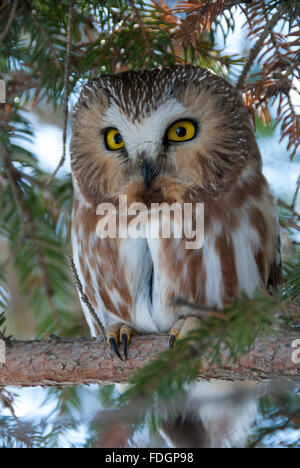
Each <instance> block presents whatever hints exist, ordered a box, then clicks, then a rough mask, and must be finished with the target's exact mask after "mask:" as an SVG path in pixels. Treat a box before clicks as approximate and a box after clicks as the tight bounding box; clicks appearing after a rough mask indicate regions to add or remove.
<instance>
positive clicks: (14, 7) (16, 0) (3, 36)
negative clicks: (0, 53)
mask: <svg viewBox="0 0 300 468" xmlns="http://www.w3.org/2000/svg"><path fill="white" fill-rule="evenodd" d="M18 3H19V0H14V2H13V4H12V7H11V10H10V15H9V18H8V21H7V24H6V27H5V29H4V31H3V32H2V34H1V36H0V44H1V43H2V42H3V41H4V39H6V36H7V34H8V33H9V30H10V27H11V25H12V22H13V20H14V17H15V14H16V11H17V8H18Z"/></svg>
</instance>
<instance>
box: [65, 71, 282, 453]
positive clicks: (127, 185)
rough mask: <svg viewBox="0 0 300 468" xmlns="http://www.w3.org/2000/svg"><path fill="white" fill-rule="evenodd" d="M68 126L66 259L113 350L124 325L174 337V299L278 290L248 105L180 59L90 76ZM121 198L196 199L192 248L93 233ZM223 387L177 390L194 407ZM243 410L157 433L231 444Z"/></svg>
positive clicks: (214, 299)
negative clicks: (105, 210) (197, 238)
mask: <svg viewBox="0 0 300 468" xmlns="http://www.w3.org/2000/svg"><path fill="white" fill-rule="evenodd" d="M72 125H73V136H72V141H71V158H72V172H73V183H74V210H73V218H72V221H73V222H72V244H73V254H74V261H75V265H76V268H77V270H78V273H79V275H80V279H81V282H82V285H83V288H84V290H85V292H86V294H87V296H88V298H89V300H90V302H91V304H92V305H93V307H94V309H95V311H96V313H97V315H98V316H99V318H100V320H101V321H102V323H103V324H104V326H105V327H106V330H107V337H108V339H109V340H110V343H111V345H112V346H113V347H114V349H115V351H116V352H117V353H119V351H118V349H117V346H118V342H119V341H120V342H121V344H122V346H123V347H124V351H125V354H126V355H127V345H128V344H129V341H130V334H131V330H135V331H138V332H170V330H172V331H171V335H172V340H173V339H174V336H175V337H176V338H180V337H181V336H185V334H186V333H187V332H188V331H189V330H190V329H191V328H193V327H194V326H195V322H194V320H195V318H194V317H192V315H193V314H191V316H188V315H186V314H185V316H184V317H182V315H181V311H180V308H178V307H174V304H173V302H172V300H173V299H174V298H176V297H178V296H179V297H184V298H185V299H187V300H188V301H190V302H193V303H196V304H200V305H203V306H207V307H211V308H212V309H216V308H218V309H219V308H222V306H224V305H225V304H228V303H230V301H231V300H232V299H233V298H234V297H236V296H239V295H240V294H241V293H245V294H247V295H249V296H251V295H252V294H253V293H254V291H255V289H256V288H257V287H267V286H268V285H269V284H272V285H273V286H274V287H276V286H278V284H279V281H280V255H279V228H278V219H277V211H276V207H275V204H274V200H273V197H272V195H271V193H270V190H269V187H268V184H267V182H266V180H265V178H264V176H263V175H262V162H261V156H260V153H259V150H258V147H257V144H256V141H255V137H254V132H253V129H252V125H251V123H250V119H249V114H248V111H247V110H246V108H245V106H244V104H243V101H242V99H241V97H240V96H239V94H238V92H237V91H236V90H235V89H234V88H232V87H231V85H230V84H228V83H227V82H226V81H225V80H224V79H222V78H220V77H218V76H216V75H215V74H213V73H211V72H209V71H208V70H204V69H201V68H199V67H194V66H191V65H187V66H174V67H168V68H161V69H154V70H142V71H129V72H123V73H120V74H116V75H111V76H108V75H105V76H101V77H100V78H97V79H94V80H92V81H91V82H89V83H88V84H87V85H85V86H84V87H83V90H82V92H81V95H80V98H79V100H78V103H77V104H76V106H75V109H74V114H73V123H72ZM121 195H126V196H127V200H128V204H130V203H134V202H141V203H144V204H145V205H147V206H150V204H151V203H163V202H165V203H168V204H172V203H174V202H178V203H180V204H183V203H204V244H203V246H202V247H201V248H199V249H191V250H187V249H186V248H185V240H184V239H174V238H169V239H166V238H138V239H135V238H134V239H133V238H130V237H129V238H121V239H120V238H106V239H100V238H99V236H98V235H97V233H96V227H97V223H98V221H99V216H97V214H96V210H97V206H98V205H99V204H100V203H103V202H110V203H112V204H114V205H115V206H116V207H117V206H118V201H119V197H120V196H121ZM82 307H83V311H84V313H85V316H86V319H87V322H88V325H89V327H90V329H91V333H92V335H93V336H97V335H98V334H99V330H98V327H97V324H96V323H95V321H94V319H93V317H92V316H91V315H90V313H89V311H88V310H87V308H86V306H85V304H82ZM128 349H129V350H130V347H129V348H128ZM129 359H130V352H129ZM231 385H232V384H226V383H225V382H212V383H207V382H205V383H204V382H203V383H197V384H195V385H194V386H193V387H192V388H190V389H189V390H188V391H187V398H189V399H190V401H193V402H194V403H195V404H196V403H197V398H199V395H202V396H203V395H204V394H216V395H220V394H224V393H225V394H226V392H228V391H229V390H230V389H231ZM192 406H193V405H191V404H189V408H191V407H192ZM194 406H195V405H194ZM255 406H256V405H255V402H254V401H253V400H252V399H249V400H248V401H246V402H245V401H244V402H243V403H240V404H237V405H235V404H232V405H230V404H229V405H224V404H219V405H215V406H213V405H212V407H211V408H208V409H207V408H206V409H205V408H204V409H201V408H200V409H199V410H195V411H196V413H197V417H196V418H195V417H194V419H193V418H190V419H189V418H188V417H186V416H185V415H183V416H179V417H178V419H177V421H176V422H175V423H171V422H170V423H168V421H166V423H165V425H164V431H165V434H166V436H167V437H168V439H169V440H170V441H171V443H173V444H175V445H179V446H188V445H189V444H193V445H194V446H238V445H242V444H243V443H244V442H245V439H246V432H247V428H248V426H249V424H250V422H251V420H252V419H253V415H254V413H255ZM176 424H177V426H176ZM179 426H180V427H179ZM184 430H187V432H191V433H193V436H194V437H193V438H192V439H193V442H186V441H185V435H184V434H183V432H184ZM197 431H198V433H199V436H195V433H196V432H197Z"/></svg>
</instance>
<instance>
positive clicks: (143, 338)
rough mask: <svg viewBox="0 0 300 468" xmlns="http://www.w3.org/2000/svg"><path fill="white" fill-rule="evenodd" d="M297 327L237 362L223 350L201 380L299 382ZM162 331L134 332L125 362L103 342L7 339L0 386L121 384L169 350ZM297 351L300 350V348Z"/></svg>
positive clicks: (299, 335)
mask: <svg viewBox="0 0 300 468" xmlns="http://www.w3.org/2000/svg"><path fill="white" fill-rule="evenodd" d="M299 338H300V333H299V332H297V331H284V332H283V333H282V334H281V335H280V337H276V338H272V339H269V340H268V341H267V342H266V343H265V344H262V342H261V341H257V342H256V343H255V344H254V346H253V349H252V351H251V352H250V353H249V354H247V355H246V356H244V357H242V358H240V359H239V361H238V362H236V363H232V362H229V361H228V358H227V352H226V351H224V355H223V358H224V361H223V365H222V368H218V367H217V366H214V367H213V368H210V369H207V368H205V367H206V366H205V365H204V366H203V368H202V369H199V378H201V377H202V378H205V379H211V378H215V379H224V380H253V381H269V380H272V379H279V378H280V379H288V380H291V381H300V363H299V364H295V363H293V361H292V353H293V352H294V353H295V349H294V348H293V347H292V343H293V341H294V340H296V339H299ZM167 346H168V337H167V336H166V335H137V336H135V337H134V338H133V340H132V343H131V345H130V347H129V353H128V361H123V362H121V361H120V360H119V359H118V358H113V357H112V356H111V353H110V349H109V347H108V346H107V345H106V344H105V343H104V342H103V341H102V342H97V341H96V340H93V339H87V338H79V339H76V340H70V339H68V340H67V339H62V338H58V337H52V338H51V340H50V341H14V340H11V341H8V342H7V344H6V362H5V364H0V387H1V386H7V385H15V386H22V387H26V386H45V387H50V386H59V387H61V386H62V387H63V386H68V385H77V384H91V383H98V384H101V385H104V384H107V383H125V382H128V380H129V379H130V378H131V376H132V375H133V373H134V372H135V371H137V370H138V369H140V368H141V367H143V366H145V365H146V364H147V363H149V362H150V361H151V360H153V359H154V358H155V356H156V355H157V353H158V352H160V351H162V350H164V349H167ZM299 354H300V351H299Z"/></svg>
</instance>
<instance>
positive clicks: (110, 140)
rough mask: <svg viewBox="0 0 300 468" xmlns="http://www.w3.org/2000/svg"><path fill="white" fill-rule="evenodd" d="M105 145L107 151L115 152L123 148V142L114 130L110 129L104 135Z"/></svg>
mask: <svg viewBox="0 0 300 468" xmlns="http://www.w3.org/2000/svg"><path fill="white" fill-rule="evenodd" d="M105 143H106V146H107V148H108V149H109V150H111V151H116V150H119V149H121V148H123V147H124V141H123V138H122V136H121V134H120V133H119V131H118V130H117V129H116V128H111V129H110V130H108V132H107V133H106V135H105Z"/></svg>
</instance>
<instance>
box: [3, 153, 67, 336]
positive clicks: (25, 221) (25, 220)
mask: <svg viewBox="0 0 300 468" xmlns="http://www.w3.org/2000/svg"><path fill="white" fill-rule="evenodd" d="M2 161H3V167H4V170H5V174H6V176H7V178H8V181H9V184H10V188H11V191H12V194H13V198H14V200H15V203H16V205H17V207H18V210H19V215H20V223H21V229H22V235H21V238H22V239H29V240H30V241H31V242H32V246H33V249H34V252H35V254H36V258H37V261H38V265H39V269H40V273H41V278H42V283H43V286H44V289H45V293H46V296H47V300H48V303H49V306H50V309H51V311H52V313H53V317H54V319H55V321H56V324H57V327H58V330H60V329H61V326H60V317H59V314H58V311H57V309H56V307H55V304H54V301H53V296H54V291H53V290H52V287H51V284H50V279H49V275H48V272H47V265H46V261H45V258H44V255H43V252H42V250H41V248H40V245H39V239H38V237H37V234H36V225H35V222H34V219H33V217H32V214H31V212H30V210H29V208H28V206H27V204H26V202H25V200H24V198H23V194H22V190H21V188H20V186H19V174H18V171H17V170H16V169H15V167H14V165H13V163H12V161H11V159H10V156H9V153H8V151H7V149H6V148H5V147H4V146H2Z"/></svg>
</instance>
